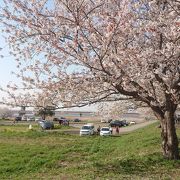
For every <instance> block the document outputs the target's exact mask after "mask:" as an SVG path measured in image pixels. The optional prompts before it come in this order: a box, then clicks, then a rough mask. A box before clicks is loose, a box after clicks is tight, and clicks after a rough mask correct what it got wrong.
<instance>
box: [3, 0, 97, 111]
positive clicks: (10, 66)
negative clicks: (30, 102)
mask: <svg viewBox="0 0 180 180" xmlns="http://www.w3.org/2000/svg"><path fill="white" fill-rule="evenodd" d="M2 3H3V2H2V0H0V6H1V5H2ZM1 28H2V27H0V48H3V49H2V50H1V51H0V87H3V88H5V87H6V86H7V84H8V83H9V82H13V83H15V84H19V82H20V80H19V79H17V78H16V76H15V75H13V74H12V71H14V72H17V71H18V69H17V68H16V65H17V63H16V61H15V58H14V57H13V56H10V55H9V53H8V52H9V48H8V45H7V43H6V42H5V40H4V38H3V34H2V32H1ZM1 55H2V56H4V57H3V58H2V57H1ZM3 96H5V94H3V93H1V92H0V99H1V98H2V97H3ZM95 109H96V106H94V105H93V106H91V107H84V108H74V109H73V110H84V111H89V110H91V111H94V110H95Z"/></svg>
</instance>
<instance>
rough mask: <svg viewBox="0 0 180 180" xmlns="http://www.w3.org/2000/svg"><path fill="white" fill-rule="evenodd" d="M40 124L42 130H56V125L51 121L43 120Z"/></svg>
mask: <svg viewBox="0 0 180 180" xmlns="http://www.w3.org/2000/svg"><path fill="white" fill-rule="evenodd" d="M38 123H39V125H40V127H41V128H42V129H54V123H53V122H51V121H46V120H42V121H39V122H38Z"/></svg>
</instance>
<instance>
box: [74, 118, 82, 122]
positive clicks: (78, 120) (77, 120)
mask: <svg viewBox="0 0 180 180" xmlns="http://www.w3.org/2000/svg"><path fill="white" fill-rule="evenodd" d="M73 122H81V120H80V119H78V118H76V119H74V120H73Z"/></svg>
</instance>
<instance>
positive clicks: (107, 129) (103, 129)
mask: <svg viewBox="0 0 180 180" xmlns="http://www.w3.org/2000/svg"><path fill="white" fill-rule="evenodd" d="M101 131H109V128H102V129H101Z"/></svg>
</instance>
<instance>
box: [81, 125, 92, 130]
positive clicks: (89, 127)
mask: <svg viewBox="0 0 180 180" xmlns="http://www.w3.org/2000/svg"><path fill="white" fill-rule="evenodd" d="M81 129H91V126H83V127H82V128H81Z"/></svg>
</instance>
